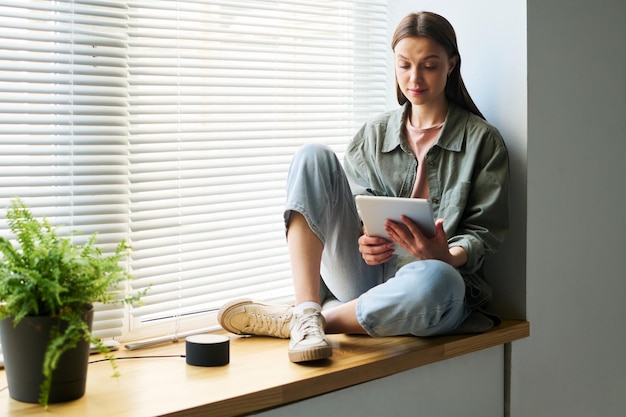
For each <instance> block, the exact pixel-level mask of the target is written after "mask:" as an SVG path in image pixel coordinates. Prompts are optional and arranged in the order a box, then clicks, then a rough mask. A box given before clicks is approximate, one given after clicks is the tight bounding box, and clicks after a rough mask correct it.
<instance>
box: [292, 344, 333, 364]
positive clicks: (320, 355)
mask: <svg viewBox="0 0 626 417" xmlns="http://www.w3.org/2000/svg"><path fill="white" fill-rule="evenodd" d="M331 356H333V348H332V346H322V347H316V348H311V349H307V350H296V351H291V350H290V351H289V360H290V361H291V362H295V363H298V362H309V361H319V360H321V359H326V358H330V357H331Z"/></svg>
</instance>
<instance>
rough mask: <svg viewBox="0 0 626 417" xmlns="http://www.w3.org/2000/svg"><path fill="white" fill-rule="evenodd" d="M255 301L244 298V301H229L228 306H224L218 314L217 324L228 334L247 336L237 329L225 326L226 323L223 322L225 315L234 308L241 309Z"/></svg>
mask: <svg viewBox="0 0 626 417" xmlns="http://www.w3.org/2000/svg"><path fill="white" fill-rule="evenodd" d="M252 302H253V301H252V300H251V299H249V298H243V299H241V298H240V299H238V300H233V301H229V302H227V303H226V304H224V305H223V306H222V307H221V308H220V310H219V311H218V312H217V322H218V323H219V324H220V326H222V328H223V329H224V330H226V331H228V332H231V333H234V334H241V335H243V334H245V333H242V332H240V331H239V330H237V329H233V328H231V327H230V326H224V322H223V317H224V314H225V313H226V312H227V311H228V310H230V309H231V308H233V307H239V306H242V305H246V304H251V303H252Z"/></svg>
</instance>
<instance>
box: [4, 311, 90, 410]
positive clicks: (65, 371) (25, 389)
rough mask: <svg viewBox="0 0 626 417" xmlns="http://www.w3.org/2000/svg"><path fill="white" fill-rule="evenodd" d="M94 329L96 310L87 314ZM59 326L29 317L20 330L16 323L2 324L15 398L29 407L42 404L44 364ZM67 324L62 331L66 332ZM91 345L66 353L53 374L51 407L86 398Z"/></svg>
mask: <svg viewBox="0 0 626 417" xmlns="http://www.w3.org/2000/svg"><path fill="white" fill-rule="evenodd" d="M85 320H86V321H87V324H88V325H89V329H91V326H92V323H93V308H91V309H89V310H88V311H86V312H85ZM56 323H59V320H58V319H56V318H51V317H47V316H33V317H25V318H24V319H22V321H20V322H19V324H18V325H17V327H14V326H13V319H12V318H7V319H4V320H0V340H1V341H2V352H3V354H4V366H5V371H6V376H7V381H8V385H9V395H10V396H11V398H13V399H15V400H18V401H23V402H27V403H37V402H39V395H40V392H41V390H40V388H41V383H42V382H43V379H44V376H43V371H42V368H43V360H44V355H45V352H46V347H47V346H48V341H49V339H50V337H49V336H50V329H51V328H52V326H53V325H56ZM63 325H64V324H63V323H61V329H62V331H63ZM88 362H89V343H87V342H85V341H81V342H79V343H78V345H77V346H76V348H74V349H70V350H68V351H67V352H65V353H64V354H63V355H62V356H61V358H60V360H59V364H58V366H57V368H56V369H55V371H54V372H53V373H52V385H51V387H50V396H49V400H48V402H49V403H58V402H64V401H71V400H75V399H78V398H80V397H82V396H83V395H84V394H85V385H86V383H87V365H88Z"/></svg>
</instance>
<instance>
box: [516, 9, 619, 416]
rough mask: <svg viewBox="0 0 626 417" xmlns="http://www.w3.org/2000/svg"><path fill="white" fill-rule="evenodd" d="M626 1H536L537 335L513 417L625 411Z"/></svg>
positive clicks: (531, 209) (524, 354) (533, 248)
mask: <svg viewBox="0 0 626 417" xmlns="http://www.w3.org/2000/svg"><path fill="white" fill-rule="evenodd" d="M625 20H626V3H625V2H623V1H622V0H612V1H610V0H597V1H593V2H591V1H581V0H576V1H571V0H552V1H545V0H529V1H528V263H527V286H528V296H527V314H528V319H529V320H530V322H531V337H530V338H528V339H525V340H523V341H520V342H516V343H514V344H513V369H512V371H513V372H512V375H513V378H512V390H513V397H512V409H511V410H512V414H511V415H512V416H514V417H527V416H534V417H541V416H568V417H575V416H581V417H583V416H584V417H587V416H623V415H625V414H626V382H625V381H626V359H625V357H624V353H623V352H624V346H625V345H626V324H625V321H626V302H625V300H624V297H625V296H626V272H625V270H624V259H625V258H626V244H625V243H624V236H626V219H625V218H624V214H625V213H626V186H625V184H624V180H626V170H625V168H624V167H625V166H626V164H625V163H624V158H625V157H626V81H625V80H626V45H625V42H626V23H625Z"/></svg>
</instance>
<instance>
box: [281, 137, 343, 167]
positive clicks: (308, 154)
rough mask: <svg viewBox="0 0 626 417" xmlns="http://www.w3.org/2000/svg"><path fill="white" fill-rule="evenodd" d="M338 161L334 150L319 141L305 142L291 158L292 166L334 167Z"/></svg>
mask: <svg viewBox="0 0 626 417" xmlns="http://www.w3.org/2000/svg"><path fill="white" fill-rule="evenodd" d="M338 163H339V160H338V159H337V155H336V154H335V152H334V151H333V150H332V149H331V148H330V147H329V146H327V145H324V144H321V143H307V144H305V145H303V146H301V147H300V148H299V149H298V150H297V151H296V153H295V155H294V156H293V159H292V166H298V167H303V168H306V167H309V166H310V167H314V168H315V169H319V168H320V166H323V165H326V166H329V167H333V168H334V167H335V166H336V165H337V164H338Z"/></svg>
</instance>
